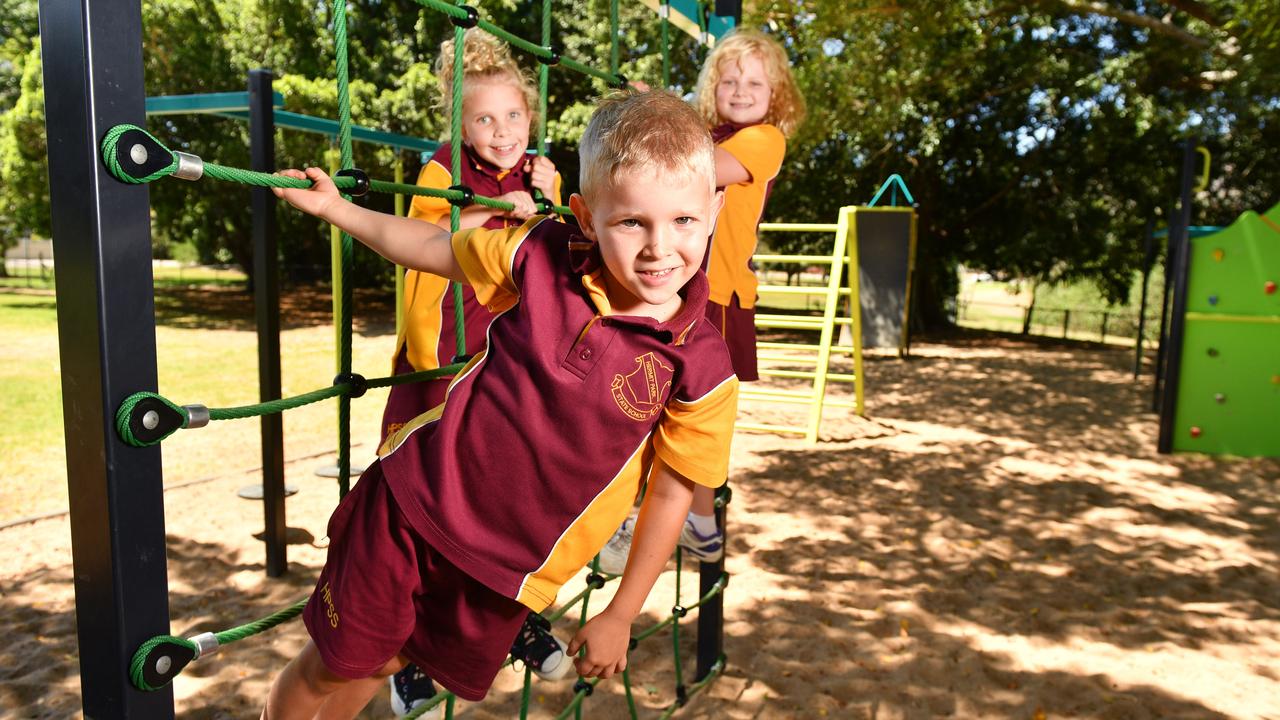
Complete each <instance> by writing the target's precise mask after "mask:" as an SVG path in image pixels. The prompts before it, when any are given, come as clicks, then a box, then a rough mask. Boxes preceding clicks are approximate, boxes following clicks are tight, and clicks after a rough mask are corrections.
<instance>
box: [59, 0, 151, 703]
mask: <svg viewBox="0 0 1280 720" xmlns="http://www.w3.org/2000/svg"><path fill="white" fill-rule="evenodd" d="M40 38H41V47H42V48H43V51H42V52H41V57H42V60H43V66H44V88H45V118H46V119H45V129H46V133H47V137H48V142H49V198H50V206H51V207H50V210H51V218H52V221H53V239H54V258H55V261H56V263H57V267H58V277H59V280H60V282H59V283H58V298H57V300H58V345H59V356H60V361H61V369H62V414H63V424H64V426H65V430H66V435H65V437H66V449H67V485H68V494H69V496H70V510H71V548H72V557H73V561H74V564H75V594H76V608H77V612H76V629H77V636H78V639H79V660H80V689H81V695H82V704H83V708H84V715H85V717H91V718H95V719H96V720H103V719H105V718H126V717H129V718H144V717H145V718H162V719H167V718H172V717H173V691H172V690H171V689H169V688H164V689H163V690H160V691H157V692H142V691H140V690H137V689H135V688H134V687H133V686H132V685H131V684H130V682H129V662H130V659H131V657H132V655H133V652H134V651H135V650H136V649H137V648H138V646H139V645H141V644H142V643H143V642H144V641H145V640H147V639H148V638H150V637H152V636H154V635H159V634H165V633H168V632H169V591H168V581H167V577H166V568H165V539H164V495H163V478H162V475H161V467H160V449H159V448H158V447H151V448H135V447H130V446H128V445H125V444H124V443H123V442H122V441H121V440H120V438H119V436H117V434H116V431H115V422H114V421H115V411H116V408H117V407H118V406H119V404H120V403H121V401H123V400H124V399H125V398H126V397H127V396H128V395H130V394H132V393H134V392H137V391H139V390H151V391H154V390H156V387H157V384H156V339H155V305H154V298H153V296H152V275H151V224H150V223H151V219H150V210H149V198H148V192H147V186H146V185H126V184H124V183H121V182H119V181H117V180H115V179H114V178H113V177H111V176H110V175H109V174H108V173H107V171H106V169H105V166H104V165H103V163H102V161H101V159H100V157H99V150H98V145H99V142H100V140H101V139H102V137H103V135H104V134H105V133H106V132H107V130H108V129H110V128H111V127H113V126H115V125H118V124H121V123H132V124H135V125H143V124H145V122H146V121H145V114H144V107H143V102H144V97H145V96H144V92H143V83H142V8H141V3H140V2H138V0H130V1H121V2H94V1H93V0H40Z"/></svg>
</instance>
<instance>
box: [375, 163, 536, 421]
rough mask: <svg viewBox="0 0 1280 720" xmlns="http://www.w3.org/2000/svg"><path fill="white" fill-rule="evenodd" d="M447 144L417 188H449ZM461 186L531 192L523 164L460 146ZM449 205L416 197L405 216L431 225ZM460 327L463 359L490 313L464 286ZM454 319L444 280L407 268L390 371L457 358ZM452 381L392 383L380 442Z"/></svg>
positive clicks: (507, 223) (501, 221) (475, 347)
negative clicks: (500, 162)
mask: <svg viewBox="0 0 1280 720" xmlns="http://www.w3.org/2000/svg"><path fill="white" fill-rule="evenodd" d="M451 148H452V146H451V145H450V144H449V143H444V144H443V145H441V146H440V147H439V148H438V149H437V150H436V152H435V154H434V155H432V156H431V160H430V161H428V162H427V164H426V165H424V166H423V167H422V171H421V172H420V173H418V185H419V186H420V187H431V188H447V187H449V186H451V185H453V179H452V178H453V176H452V174H451V173H450V171H449V167H450V166H451V165H452V152H453V151H452V149H451ZM460 167H461V179H462V184H463V185H466V186H467V187H469V188H471V189H472V190H473V191H475V193H476V194H477V195H483V196H485V197H497V196H499V195H503V194H506V193H509V192H513V191H516V190H524V191H528V192H532V186H530V185H529V174H528V173H526V172H525V170H524V162H521V163H519V164H518V165H516V166H515V167H514V168H511V169H510V170H506V169H503V168H499V167H497V166H495V165H494V164H492V163H490V162H488V161H487V160H485V159H484V158H482V157H480V156H479V155H477V154H476V153H475V151H474V150H472V149H471V146H469V145H463V146H462V163H461V166H460ZM554 191H555V192H553V193H552V197H550V198H549V200H551V201H552V202H554V203H555V204H557V205H559V204H560V174H559V173H556V177H555V186H554ZM449 208H450V205H449V201H448V200H445V199H444V198H437V197H428V196H426V195H417V196H415V197H414V198H413V203H412V204H411V205H410V206H409V217H411V218H417V219H420V220H425V221H426V222H429V223H435V222H437V221H439V220H440V219H441V218H445V217H448V215H449ZM519 225H520V221H519V220H513V219H511V218H507V217H503V216H500V215H495V216H493V217H491V218H489V219H488V220H487V221H485V224H484V225H483V227H486V228H490V229H500V228H504V227H517V226H519ZM462 298H463V301H462V313H463V329H464V330H465V334H466V353H465V354H466V355H468V356H470V355H474V354H476V353H477V352H479V351H480V350H481V348H483V347H484V333H485V330H486V329H488V327H489V322H490V321H491V320H493V314H492V313H490V312H489V311H488V310H486V309H485V308H484V306H483V305H481V304H480V303H478V302H476V296H475V292H473V291H472V289H471V288H470V287H467V286H465V285H464V286H463V288H462ZM454 323H455V319H454V298H453V290H452V289H451V288H450V287H449V281H448V280H446V279H445V278H442V277H440V276H438V275H432V274H430V273H420V272H417V271H415V270H410V271H408V272H406V273H405V277H404V324H403V327H402V328H401V333H400V337H398V338H397V339H396V350H395V353H394V355H393V356H392V370H391V371H392V373H394V374H396V375H402V374H404V373H410V372H414V371H415V370H434V369H435V368H438V367H441V366H444V365H449V364H451V363H452V362H453V361H454V358H455V357H456V356H457V355H458V340H457V331H456V329H455V324H454ZM451 379H452V378H440V379H437V380H429V381H426V382H419V383H410V384H407V385H396V386H393V387H392V388H391V393H390V395H389V396H388V397H387V406H386V409H385V410H383V413H382V438H383V439H385V438H386V437H387V436H388V435H390V434H391V433H392V432H394V431H395V430H396V429H398V428H399V427H401V426H402V425H404V424H405V423H406V422H408V421H409V420H412V419H413V418H415V417H417V416H418V415H420V414H422V413H424V412H426V411H427V410H430V409H431V408H433V407H435V406H436V405H439V404H440V403H442V402H444V394H445V389H446V388H447V387H448V386H449V381H450V380H451Z"/></svg>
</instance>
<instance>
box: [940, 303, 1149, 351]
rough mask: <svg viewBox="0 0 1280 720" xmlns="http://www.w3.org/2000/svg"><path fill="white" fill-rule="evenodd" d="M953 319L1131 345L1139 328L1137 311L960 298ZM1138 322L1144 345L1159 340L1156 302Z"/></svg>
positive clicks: (994, 327)
mask: <svg viewBox="0 0 1280 720" xmlns="http://www.w3.org/2000/svg"><path fill="white" fill-rule="evenodd" d="M956 320H957V323H958V324H959V325H960V326H962V327H971V328H977V329H982V330H997V331H1001V332H1015V333H1022V334H1024V335H1040V336H1045V337H1058V338H1067V339H1071V340H1090V341H1094V342H1101V343H1110V344H1113V345H1130V346H1132V345H1134V344H1135V343H1136V341H1137V337H1138V327H1139V317H1138V313H1137V311H1134V310H1129V309H1116V310H1097V309H1091V308H1063V307H1050V306H1041V305H1025V304H1022V303H997V302H987V301H976V300H961V301H959V302H958V303H957V304H956ZM1141 325H1142V335H1143V343H1144V344H1147V343H1152V342H1154V341H1156V340H1157V339H1158V337H1159V332H1160V307H1159V306H1158V305H1157V306H1155V307H1148V308H1147V315H1146V321H1145V322H1143V323H1141Z"/></svg>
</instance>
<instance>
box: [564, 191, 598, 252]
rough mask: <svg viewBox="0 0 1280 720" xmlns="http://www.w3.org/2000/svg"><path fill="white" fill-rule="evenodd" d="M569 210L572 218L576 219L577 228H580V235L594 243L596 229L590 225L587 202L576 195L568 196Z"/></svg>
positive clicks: (589, 212) (589, 210) (589, 209)
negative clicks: (571, 212)
mask: <svg viewBox="0 0 1280 720" xmlns="http://www.w3.org/2000/svg"><path fill="white" fill-rule="evenodd" d="M569 209H570V210H572V211H573V216H574V217H576V218H578V227H580V228H582V234H583V235H586V236H587V239H589V240H591V241H592V242H595V241H596V229H595V227H594V226H592V224H591V208H589V207H587V201H586V199H584V198H583V197H582V196H581V195H579V194H578V193H574V194H572V195H570V196H569Z"/></svg>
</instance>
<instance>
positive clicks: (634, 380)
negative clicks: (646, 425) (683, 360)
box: [610, 352, 675, 420]
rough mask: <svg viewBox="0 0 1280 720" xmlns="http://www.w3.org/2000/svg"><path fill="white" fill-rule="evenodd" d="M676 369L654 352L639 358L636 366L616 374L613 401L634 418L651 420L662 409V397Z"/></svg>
mask: <svg viewBox="0 0 1280 720" xmlns="http://www.w3.org/2000/svg"><path fill="white" fill-rule="evenodd" d="M674 373H675V369H674V368H671V367H669V366H668V365H667V364H666V363H664V362H662V360H661V359H659V358H658V356H656V355H654V354H653V353H651V352H650V353H645V354H644V355H641V356H640V357H638V358H636V369H635V370H632V371H631V372H630V373H629V374H627V375H623V374H622V373H618V374H617V375H614V376H613V384H612V385H610V388H611V389H612V391H613V400H614V402H616V403H618V407H619V408H620V409H621V410H622V412H624V413H626V415H627V417H629V418H631V419H632V420H648V419H649V418H651V417H653V416H654V415H657V414H658V413H659V412H660V411H661V410H662V398H663V397H664V396H665V395H666V394H667V388H669V387H671V376H672V374H674Z"/></svg>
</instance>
